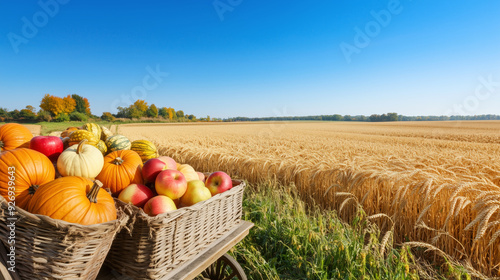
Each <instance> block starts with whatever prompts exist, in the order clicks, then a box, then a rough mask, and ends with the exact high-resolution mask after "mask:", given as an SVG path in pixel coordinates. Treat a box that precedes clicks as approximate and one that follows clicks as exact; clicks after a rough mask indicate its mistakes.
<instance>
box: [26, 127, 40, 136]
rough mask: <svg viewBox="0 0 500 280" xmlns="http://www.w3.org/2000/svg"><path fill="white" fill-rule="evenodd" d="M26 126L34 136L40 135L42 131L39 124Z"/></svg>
mask: <svg viewBox="0 0 500 280" xmlns="http://www.w3.org/2000/svg"><path fill="white" fill-rule="evenodd" d="M24 126H25V127H27V128H28V129H29V130H30V132H31V134H33V136H38V135H40V131H41V130H42V126H41V125H38V124H25V125H24Z"/></svg>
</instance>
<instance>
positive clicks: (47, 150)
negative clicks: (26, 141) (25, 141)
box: [30, 136, 64, 162]
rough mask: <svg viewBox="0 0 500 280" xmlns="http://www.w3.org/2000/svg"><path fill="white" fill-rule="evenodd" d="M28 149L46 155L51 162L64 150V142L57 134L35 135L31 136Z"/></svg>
mask: <svg viewBox="0 0 500 280" xmlns="http://www.w3.org/2000/svg"><path fill="white" fill-rule="evenodd" d="M30 149H33V150H35V151H38V152H40V153H42V154H44V155H46V156H47V157H48V158H49V159H50V160H51V161H52V162H57V159H58V158H59V155H61V153H62V152H63V151H64V144H63V141H62V140H61V138H60V137H57V136H35V137H33V138H31V141H30Z"/></svg>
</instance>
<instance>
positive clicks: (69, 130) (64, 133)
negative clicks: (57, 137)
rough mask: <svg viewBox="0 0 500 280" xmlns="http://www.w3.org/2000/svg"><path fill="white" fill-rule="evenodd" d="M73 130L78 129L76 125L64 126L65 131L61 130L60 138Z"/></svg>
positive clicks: (67, 135)
mask: <svg viewBox="0 0 500 280" xmlns="http://www.w3.org/2000/svg"><path fill="white" fill-rule="evenodd" d="M75 130H78V127H76V126H70V127H68V128H66V130H65V131H63V132H61V137H62V138H65V137H69V135H70V134H71V132H73V131H75Z"/></svg>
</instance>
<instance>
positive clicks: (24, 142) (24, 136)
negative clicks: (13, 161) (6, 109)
mask: <svg viewBox="0 0 500 280" xmlns="http://www.w3.org/2000/svg"><path fill="white" fill-rule="evenodd" d="M31 138H33V134H31V132H30V131H29V129H28V128H26V127H25V126H24V125H21V124H18V123H7V124H4V125H2V126H0V151H2V152H3V151H8V150H13V149H17V148H29V146H30V141H31Z"/></svg>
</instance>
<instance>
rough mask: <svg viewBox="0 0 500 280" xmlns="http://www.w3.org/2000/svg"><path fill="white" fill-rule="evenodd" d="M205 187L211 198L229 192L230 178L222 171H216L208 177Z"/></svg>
mask: <svg viewBox="0 0 500 280" xmlns="http://www.w3.org/2000/svg"><path fill="white" fill-rule="evenodd" d="M205 185H206V186H207V188H208V189H209V190H210V193H211V194H212V196H214V195H216V194H218V193H223V192H225V191H227V190H230V189H231V188H232V187H233V181H232V180H231V177H229V175H227V174H226V173H225V172H223V171H217V172H214V173H212V174H210V176H208V178H207V181H206V182H205Z"/></svg>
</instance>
